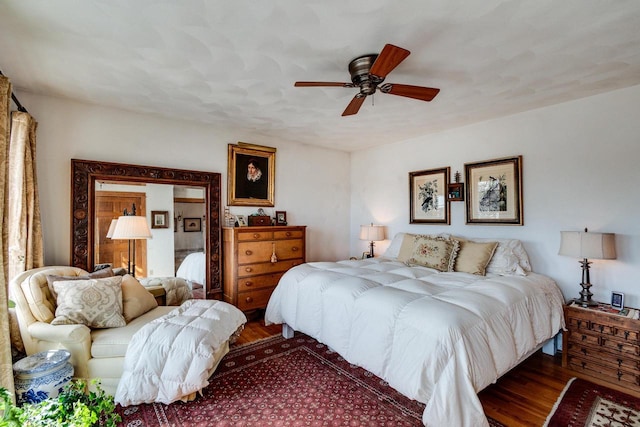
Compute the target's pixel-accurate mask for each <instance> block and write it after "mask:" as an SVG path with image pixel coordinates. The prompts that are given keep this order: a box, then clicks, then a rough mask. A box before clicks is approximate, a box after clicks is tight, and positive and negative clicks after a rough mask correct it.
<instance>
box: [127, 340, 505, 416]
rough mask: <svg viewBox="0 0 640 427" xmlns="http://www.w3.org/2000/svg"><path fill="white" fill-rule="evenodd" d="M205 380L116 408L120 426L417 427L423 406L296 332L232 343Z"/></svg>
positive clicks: (325, 347)
mask: <svg viewBox="0 0 640 427" xmlns="http://www.w3.org/2000/svg"><path fill="white" fill-rule="evenodd" d="M209 382H210V384H209V385H208V386H207V387H206V388H205V389H204V390H203V394H202V396H198V397H197V398H196V399H195V400H194V401H192V402H187V403H183V402H175V403H172V404H171V405H164V404H161V403H154V404H145V405H137V406H128V407H124V408H123V407H120V406H118V407H117V411H118V413H119V414H120V415H121V416H122V422H121V423H120V426H126V427H138V426H162V427H165V426H172V427H173V426H176V427H183V426H184V427H186V426H202V427H204V426H393V427H399V426H415V427H418V426H422V412H423V410H424V405H423V404H421V403H419V402H416V401H414V400H411V399H408V398H406V397H404V396H402V395H401V394H400V393H398V392H396V391H395V390H394V389H393V388H391V387H389V385H387V384H386V383H385V382H384V381H383V380H381V379H380V378H378V377H376V376H374V375H373V374H371V373H369V372H368V371H366V370H364V369H362V368H359V367H356V366H354V365H351V364H349V363H348V362H346V361H345V360H344V359H343V358H342V357H340V355H338V354H337V353H335V352H333V351H331V350H329V349H328V348H327V346H325V345H323V344H320V343H318V342H317V341H316V340H314V339H313V338H310V337H308V336H306V335H304V334H300V333H296V335H295V337H294V338H292V339H289V340H285V339H284V338H282V337H281V336H275V337H271V338H267V339H264V340H261V341H257V342H254V343H250V344H245V345H242V346H239V347H235V348H232V350H231V351H230V352H229V354H227V355H226V356H225V357H224V359H223V360H222V361H221V363H220V366H219V367H218V369H217V371H216V372H215V373H214V374H213V376H212V377H211V378H210V379H209ZM489 422H490V425H491V426H497V427H499V426H501V424H499V423H497V422H495V421H494V420H489Z"/></svg>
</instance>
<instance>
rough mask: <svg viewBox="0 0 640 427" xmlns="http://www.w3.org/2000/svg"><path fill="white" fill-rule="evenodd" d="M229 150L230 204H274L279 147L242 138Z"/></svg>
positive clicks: (228, 202) (228, 194)
mask: <svg viewBox="0 0 640 427" xmlns="http://www.w3.org/2000/svg"><path fill="white" fill-rule="evenodd" d="M228 151H229V153H228V168H227V174H228V175H227V178H228V185H227V204H228V205H229V206H271V207H273V206H274V193H275V191H274V184H275V170H276V166H275V163H276V149H275V148H271V147H264V146H261V145H251V144H246V143H242V142H239V143H238V145H233V144H229V150H228Z"/></svg>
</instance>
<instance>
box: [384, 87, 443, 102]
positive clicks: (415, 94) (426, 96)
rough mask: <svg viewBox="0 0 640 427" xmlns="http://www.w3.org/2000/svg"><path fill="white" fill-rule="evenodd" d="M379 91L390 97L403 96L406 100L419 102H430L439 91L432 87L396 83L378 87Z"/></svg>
mask: <svg viewBox="0 0 640 427" xmlns="http://www.w3.org/2000/svg"><path fill="white" fill-rule="evenodd" d="M380 91H381V92H383V93H390V94H391V95H398V96H405V97H407V98H413V99H419V100H421V101H427V102H428V101H431V100H432V99H433V98H435V97H436V95H437V94H438V92H440V89H436V88H433V87H422V86H411V85H401V84H397V83H385V84H384V85H382V86H380Z"/></svg>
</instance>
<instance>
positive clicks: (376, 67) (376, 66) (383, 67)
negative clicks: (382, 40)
mask: <svg viewBox="0 0 640 427" xmlns="http://www.w3.org/2000/svg"><path fill="white" fill-rule="evenodd" d="M410 53H411V52H409V51H408V50H407V49H403V48H401V47H398V46H394V45H392V44H386V45H384V48H383V49H382V52H380V55H378V57H377V58H376V61H375V62H374V63H373V65H372V66H371V70H369V74H373V75H374V76H377V77H380V78H381V79H384V78H385V77H386V76H387V74H389V73H390V72H391V70H393V69H394V68H396V67H397V66H398V64H400V63H401V62H402V61H404V60H405V58H406V57H407V56H409V54H410Z"/></svg>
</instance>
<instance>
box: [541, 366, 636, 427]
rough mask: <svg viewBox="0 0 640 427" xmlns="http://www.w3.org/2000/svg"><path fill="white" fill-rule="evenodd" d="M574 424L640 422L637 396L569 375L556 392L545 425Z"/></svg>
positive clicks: (622, 426) (618, 426)
mask: <svg viewBox="0 0 640 427" xmlns="http://www.w3.org/2000/svg"><path fill="white" fill-rule="evenodd" d="M577 426H580V427H583V426H584V427H599V426H607V427H630V426H640V399H638V398H636V397H633V396H630V395H628V394H625V393H622V392H619V391H616V390H613V389H610V388H608V387H603V386H600V385H597V384H593V383H591V382H589V381H585V380H582V379H579V378H573V379H571V380H570V381H569V382H568V383H567V385H566V387H565V389H564V391H563V392H562V393H561V394H560V397H559V398H558V402H556V404H555V406H554V409H553V410H552V411H551V414H549V416H548V417H547V422H546V423H545V427H577Z"/></svg>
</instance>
